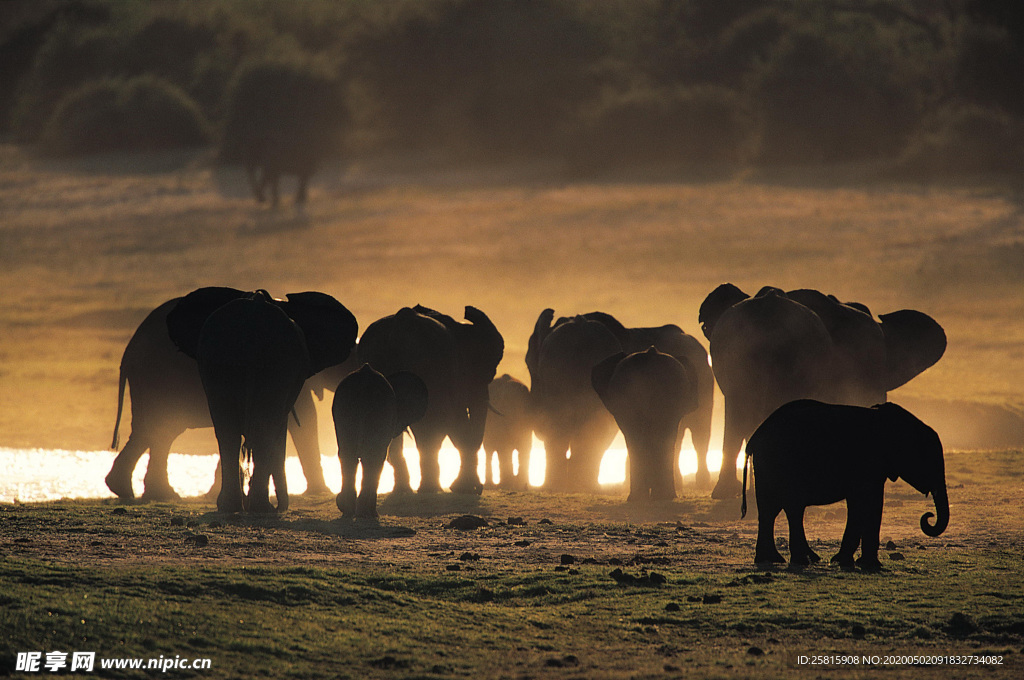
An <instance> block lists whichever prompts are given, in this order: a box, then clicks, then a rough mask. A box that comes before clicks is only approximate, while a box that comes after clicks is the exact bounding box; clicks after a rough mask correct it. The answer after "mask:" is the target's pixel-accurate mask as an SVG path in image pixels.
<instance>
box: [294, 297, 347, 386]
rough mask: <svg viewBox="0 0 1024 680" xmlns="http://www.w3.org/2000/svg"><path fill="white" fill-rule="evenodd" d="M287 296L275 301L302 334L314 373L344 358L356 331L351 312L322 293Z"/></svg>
mask: <svg viewBox="0 0 1024 680" xmlns="http://www.w3.org/2000/svg"><path fill="white" fill-rule="evenodd" d="M287 298H288V299H287V300H286V301H284V302H280V303H278V304H279V306H280V307H281V309H283V310H284V312H285V313H286V314H287V315H288V316H289V317H290V318H291V320H292V321H294V322H295V324H296V325H297V326H298V327H299V328H301V329H302V333H303V335H305V337H306V347H307V348H308V349H309V360H310V364H311V369H310V370H312V371H313V373H314V374H316V373H319V372H320V371H322V370H324V369H325V368H328V367H329V366H336V365H338V364H340V363H342V362H343V361H345V360H346V359H348V356H349V354H351V353H352V348H353V347H355V345H356V336H357V335H358V333H359V323H358V322H357V321H356V317H355V316H354V315H353V314H352V312H350V311H348V309H347V308H346V307H345V305H343V304H341V303H340V302H338V301H337V300H336V299H334V298H333V297H332V296H330V295H328V294H326V293H319V292H316V291H308V292H305V293H289V294H288V295H287Z"/></svg>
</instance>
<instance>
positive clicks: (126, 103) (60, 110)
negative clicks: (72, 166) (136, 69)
mask: <svg viewBox="0 0 1024 680" xmlns="http://www.w3.org/2000/svg"><path fill="white" fill-rule="evenodd" d="M209 138H210V134H209V125H208V124H207V122H206V120H205V119H204V118H203V115H202V113H201V112H200V111H199V107H198V106H197V105H196V104H195V102H193V101H192V100H191V99H189V97H188V95H186V94H185V93H184V92H182V91H181V90H180V89H178V88H177V87H175V86H174V85H171V84H170V83H167V82H166V81H163V80H160V79H158V78H153V77H149V76H142V77H139V78H132V79H130V80H113V79H110V80H100V81H92V82H89V83H86V84H85V85H83V86H82V87H80V88H78V89H76V90H74V91H73V92H72V93H71V94H69V95H67V96H66V97H64V99H63V100H61V102H60V104H59V105H58V106H57V109H56V110H55V111H54V113H53V116H52V117H51V118H50V120H49V121H48V122H47V124H46V128H45V130H44V132H43V136H42V143H43V148H44V149H45V150H46V151H48V152H49V153H52V154H54V155H81V154H89V153H96V152H101V151H117V150H131V151H148V150H157V149H168V148H176V147H186V146H195V145H198V144H203V143H206V142H207V141H209Z"/></svg>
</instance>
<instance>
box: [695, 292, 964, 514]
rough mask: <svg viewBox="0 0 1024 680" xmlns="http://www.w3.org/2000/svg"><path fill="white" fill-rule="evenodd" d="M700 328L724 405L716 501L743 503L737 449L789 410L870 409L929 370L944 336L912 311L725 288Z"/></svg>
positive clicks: (706, 307)
mask: <svg viewBox="0 0 1024 680" xmlns="http://www.w3.org/2000/svg"><path fill="white" fill-rule="evenodd" d="M699 321H700V323H701V327H702V329H703V331H704V335H705V337H707V338H708V340H709V341H710V352H711V359H712V364H713V366H714V374H715V378H716V379H717V381H718V384H719V387H721V390H722V394H723V396H724V397H725V437H724V440H723V443H722V453H723V459H722V469H721V472H720V474H719V478H718V483H717V484H716V486H715V489H714V491H713V492H712V496H713V497H714V498H720V499H721V498H733V497H736V496H737V495H739V491H740V482H739V479H738V474H737V467H736V459H737V456H738V455H739V452H740V450H741V447H742V445H743V441H744V440H746V439H748V438H749V437H750V435H751V434H752V433H753V432H754V430H755V429H756V428H757V426H758V425H760V424H761V423H762V422H763V421H764V419H765V418H767V417H768V415H769V414H771V413H772V412H773V411H774V410H775V409H777V408H778V407H780V406H782V405H783V404H786V403H788V402H790V401H796V400H799V399H816V400H819V401H823V402H828V403H847V404H852V405H856V406H871V405H872V404H875V403H879V402H884V401H885V400H886V394H887V392H889V391H890V390H893V389H896V388H897V387H899V386H901V385H903V384H905V383H906V382H907V381H909V380H911V379H912V378H913V377H915V376H917V375H918V374H920V373H921V372H922V371H924V370H925V369H927V368H929V367H930V366H932V365H934V364H935V363H936V362H937V361H938V360H939V359H940V358H941V357H942V355H943V353H944V352H945V349H946V334H945V332H944V331H943V330H942V327H941V326H940V325H939V324H938V323H937V322H936V321H935V320H934V319H932V318H931V317H930V316H928V315H927V314H924V313H922V312H918V311H915V310H900V311H896V312H892V313H890V314H882V315H881V316H880V317H879V318H878V320H877V321H876V320H875V319H874V317H873V316H872V315H871V312H870V310H869V309H868V308H867V307H865V306H864V305H859V304H856V303H851V304H843V303H841V302H839V301H838V300H836V299H835V298H834V297H831V296H826V295H823V294H821V293H819V292H817V291H810V290H797V291H792V292H789V293H786V292H783V291H781V290H779V289H777V288H764V289H762V290H761V291H760V292H759V293H758V294H757V295H756V296H754V297H750V296H748V295H747V294H746V293H744V292H743V291H741V290H740V289H739V288H737V287H736V286H734V285H732V284H729V283H726V284H722V285H721V286H719V287H718V288H716V289H715V290H714V291H712V292H711V293H710V294H709V295H708V297H707V298H706V299H705V300H704V302H703V303H702V304H701V307H700V314H699Z"/></svg>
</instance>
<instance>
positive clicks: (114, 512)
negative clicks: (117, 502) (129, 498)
mask: <svg viewBox="0 0 1024 680" xmlns="http://www.w3.org/2000/svg"><path fill="white" fill-rule="evenodd" d="M110 514H112V515H127V514H128V508H114V509H113V510H111V511H110Z"/></svg>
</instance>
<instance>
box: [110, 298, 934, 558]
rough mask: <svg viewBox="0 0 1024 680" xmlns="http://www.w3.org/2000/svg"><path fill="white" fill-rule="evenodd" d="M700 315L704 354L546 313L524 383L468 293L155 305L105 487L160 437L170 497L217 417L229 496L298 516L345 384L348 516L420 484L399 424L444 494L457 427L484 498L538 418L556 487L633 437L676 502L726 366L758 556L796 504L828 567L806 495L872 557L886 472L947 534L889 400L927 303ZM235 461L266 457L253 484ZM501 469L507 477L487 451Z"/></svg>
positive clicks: (732, 477) (800, 544) (611, 324)
mask: <svg viewBox="0 0 1024 680" xmlns="http://www.w3.org/2000/svg"><path fill="white" fill-rule="evenodd" d="M698 320H699V322H700V325H701V328H702V330H703V332H704V335H705V337H706V339H707V340H708V343H709V350H705V349H704V346H703V345H702V343H701V342H700V341H698V340H697V339H696V338H694V337H692V336H689V335H687V334H686V333H684V332H683V331H682V330H681V329H680V328H679V327H678V326H675V325H664V326H660V327H642V328H630V327H626V326H624V325H623V324H622V323H620V322H619V321H618V320H617V319H615V318H614V317H613V316H611V315H609V314H606V313H603V312H592V313H589V314H582V315H577V316H573V317H562V318H558V319H555V313H554V311H553V310H551V309H546V310H544V311H542V312H541V313H540V315H539V316H538V318H537V321H536V323H535V325H534V329H533V332H532V334H531V336H530V338H529V343H528V349H527V353H526V357H525V358H526V366H527V369H528V371H529V375H530V381H531V385H530V387H527V386H526V385H524V384H523V383H521V382H519V381H518V380H515V379H514V378H512V377H510V376H507V375H503V376H501V377H499V378H497V379H496V378H495V375H496V373H497V368H498V365H499V363H500V362H501V360H502V358H503V356H504V340H503V338H502V335H501V333H500V332H499V331H498V329H497V328H496V327H495V325H494V323H492V321H491V320H490V319H489V318H488V316H487V315H486V314H485V313H484V312H482V311H481V310H479V309H476V308H475V307H470V306H467V307H466V308H465V312H464V321H458V320H456V319H454V318H452V317H450V316H447V315H445V314H442V313H440V312H438V311H435V310H432V309H428V308H426V307H422V306H417V307H407V308H403V309H401V310H399V311H398V312H396V313H395V314H393V315H391V316H387V317H384V318H382V319H379V320H377V321H375V322H373V323H372V324H370V325H369V326H368V327H367V328H366V329H365V330H364V331H363V333H362V336H361V337H358V336H359V333H358V331H359V327H358V323H357V321H356V319H355V317H354V316H353V315H352V314H351V312H349V311H348V309H346V308H345V307H344V305H342V304H341V303H340V302H338V301H337V300H336V299H334V298H333V297H331V296H329V295H327V294H324V293H317V292H305V293H298V294H289V295H288V296H286V298H285V299H284V300H276V299H274V298H272V297H271V296H270V295H269V294H268V293H267V292H266V291H262V290H259V291H255V292H244V291H239V290H235V289H232V288H217V287H210V288H200V289H198V290H195V291H193V292H192V293H189V294H188V295H185V296H184V297H181V298H175V299H173V300H170V301H168V302H166V303H164V304H163V305H160V306H159V307H157V308H156V309H155V310H153V312H151V313H150V315H149V316H148V317H147V318H146V319H145V320H144V321H143V322H142V324H141V325H140V326H139V328H138V329H137V330H136V332H135V334H134V335H133V337H132V338H131V340H130V341H129V343H128V345H127V347H126V349H125V352H124V355H123V357H122V360H121V370H120V383H119V397H118V412H117V422H116V424H115V430H114V442H113V447H114V448H116V447H117V445H118V435H117V432H118V426H119V424H120V420H121V415H122V409H123V402H124V392H125V387H126V385H127V386H129V387H130V391H131V399H132V431H131V435H130V437H129V439H128V441H127V443H126V444H125V446H124V448H123V449H121V451H120V452H119V454H118V455H117V457H116V459H115V460H114V463H113V465H112V467H111V470H110V472H109V474H108V475H107V477H106V483H107V486H108V487H109V488H110V489H111V491H113V492H114V493H115V494H117V495H118V496H119V497H121V498H133V497H134V490H133V488H132V481H131V478H132V473H133V471H134V468H135V466H136V465H137V463H138V461H139V459H140V458H141V456H142V454H143V453H145V451H146V450H149V452H150V459H149V464H148V468H147V471H146V474H145V478H144V486H145V490H144V494H143V498H144V499H151V500H166V499H173V498H176V497H177V496H176V494H175V492H174V490H173V489H172V488H171V486H170V483H169V481H168V477H167V456H168V452H169V450H170V446H171V444H172V442H173V441H174V439H175V438H176V437H177V436H178V435H180V434H181V433H182V432H184V431H185V430H186V429H189V428H198V427H209V426H210V425H211V424H212V426H213V427H214V432H215V435H216V438H217V443H218V448H219V452H220V466H219V470H218V472H219V473H220V474H219V476H220V478H221V488H220V491H219V494H218V496H217V508H218V510H219V511H222V512H238V511H249V512H258V513H264V512H278V511H283V510H285V509H286V508H287V507H288V490H287V489H288V487H287V480H286V479H285V473H284V460H285V445H286V439H287V436H288V433H289V432H290V433H291V435H292V437H293V440H294V441H295V444H296V447H295V448H296V450H297V452H298V454H299V459H300V462H301V463H302V469H303V473H304V475H305V476H306V481H307V491H308V492H311V493H323V492H326V491H327V487H326V485H325V484H324V480H323V471H322V469H321V465H320V449H319V444H318V441H317V412H316V407H315V403H314V395H319V396H320V397H321V398H322V396H323V393H324V390H330V391H333V392H334V401H333V406H332V409H331V413H332V416H333V419H334V424H335V431H336V435H337V442H338V456H339V460H340V464H341V470H342V489H341V492H340V493H339V494H338V495H337V505H338V508H339V510H340V511H341V512H342V514H343V515H354V516H356V517H375V516H376V514H377V508H376V506H377V497H376V493H377V485H378V483H379V479H380V475H381V471H382V469H383V465H384V462H385V460H388V461H390V462H391V464H392V465H393V467H394V470H395V491H396V492H399V493H401V492H409V491H412V489H411V484H410V477H409V471H408V468H407V467H406V464H405V459H404V456H403V455H402V435H403V432H404V431H405V430H406V429H409V430H411V432H412V435H413V438H414V440H415V444H416V448H417V449H418V453H419V457H420V471H421V481H420V486H419V491H420V492H421V493H422V492H439V491H441V482H440V467H439V461H438V452H439V450H440V447H441V444H442V442H443V441H444V440H445V439H446V438H447V439H449V440H450V441H451V443H452V444H453V445H454V446H455V448H456V449H457V450H458V452H459V457H460V469H459V473H458V476H457V477H456V479H455V482H454V483H453V484H452V486H451V490H452V491H453V492H457V493H477V494H478V493H481V492H482V490H483V482H482V480H481V479H480V478H479V476H478V474H477V472H476V468H477V457H478V453H479V451H480V449H481V447H482V448H483V450H484V453H485V454H487V458H488V461H490V457H491V454H492V453H496V454H497V457H498V461H499V472H500V480H501V484H502V486H506V487H510V488H518V489H526V488H527V487H528V479H527V474H528V469H529V456H530V450H531V448H532V438H533V434H534V433H536V436H537V437H538V438H539V439H540V440H541V441H542V442H543V444H544V452H545V455H546V476H545V481H544V488H545V489H548V490H552V491H593V490H596V489H597V487H598V471H599V467H600V463H601V459H602V457H603V455H604V453H605V451H606V450H607V448H608V446H609V445H610V444H611V441H612V439H613V438H614V437H615V435H616V433H617V432H618V431H621V432H622V433H623V436H624V438H625V441H626V447H627V452H628V458H629V464H628V473H629V480H630V481H629V485H630V492H629V500H630V501H642V500H665V499H671V498H674V497H675V495H676V488H677V487H678V486H679V484H681V479H680V474H679V465H678V458H679V451H680V445H681V441H682V437H683V434H684V433H685V431H686V430H689V431H690V433H691V438H692V441H693V445H694V448H695V450H696V451H697V461H698V469H697V475H696V482H697V484H698V486H700V487H710V486H711V476H710V472H709V470H708V467H707V452H708V446H709V442H710V438H711V409H712V401H713V398H712V397H713V391H714V385H715V383H716V381H717V383H718V385H719V387H720V388H721V391H722V394H723V396H724V403H725V431H724V439H723V447H722V449H723V454H724V457H723V464H722V469H721V472H720V474H719V477H718V481H717V484H716V485H715V487H714V490H713V491H712V496H713V497H714V498H720V499H725V498H735V497H737V496H739V495H740V494H741V492H742V495H743V510H744V512H745V511H746V485H747V467H746V466H745V467H744V470H743V483H742V485H741V483H740V481H739V478H738V470H737V467H736V460H737V457H738V454H739V453H740V450H741V447H742V445H743V442H744V441H746V442H747V444H748V445H747V449H746V450H747V460H748V462H749V461H750V460H751V459H752V461H753V469H754V475H755V478H756V479H757V482H758V483H757V487H756V489H755V495H756V499H757V504H758V509H759V523H760V526H759V532H758V541H757V549H756V553H757V554H756V557H757V560H758V561H759V562H772V561H781V560H782V557H781V556H780V555H779V553H778V551H777V550H776V549H775V546H774V537H773V531H774V520H775V517H776V516H777V515H778V513H779V512H780V511H783V510H785V512H786V515H787V518H788V520H789V525H790V537H791V539H790V549H791V560H792V561H793V562H794V563H807V562H810V561H816V560H817V555H815V554H814V553H813V551H811V550H810V548H809V547H808V546H807V542H806V538H805V537H804V534H803V527H802V517H803V512H804V508H805V507H806V506H807V505H820V504H827V503H833V502H836V501H839V500H842V499H846V500H847V503H848V508H849V520H848V524H847V529H846V533H845V534H844V536H843V542H842V549H841V550H840V553H839V555H837V556H836V558H835V559H836V561H839V562H840V563H841V564H843V565H844V566H847V565H850V564H852V563H853V562H852V555H853V553H854V551H855V550H856V548H857V547H858V545H860V546H861V548H862V557H861V559H860V560H859V561H858V564H860V566H862V567H863V568H865V569H870V568H876V567H877V557H876V553H877V549H878V526H879V521H880V517H881V498H882V496H881V494H882V489H883V487H884V481H885V479H886V478H887V477H888V478H889V479H893V480H895V479H896V478H898V477H902V478H903V479H905V480H906V481H907V482H908V483H910V484H911V485H913V486H914V487H915V488H917V489H918V490H919V491H922V492H923V493H926V494H927V493H932V494H933V495H934V497H935V504H936V508H937V511H938V513H939V517H938V519H937V520H936V524H935V525H930V524H928V523H927V521H926V518H927V517H931V516H932V515H931V513H928V515H926V518H922V521H921V526H922V530H923V531H925V533H927V534H929V535H938V534H939V533H941V532H942V531H943V530H944V529H945V526H946V524H947V523H948V519H949V508H948V500H947V499H946V495H945V481H944V473H943V467H942V446H941V443H940V442H939V441H938V437H937V435H935V433H934V431H932V430H931V429H930V428H928V427H927V426H926V425H924V424H923V423H921V422H920V421H919V420H917V419H916V418H914V416H912V415H911V414H910V413H908V412H907V411H905V410H903V409H901V408H900V407H898V406H896V405H894V404H887V403H885V402H886V396H887V393H888V392H889V391H890V390H893V389H895V388H897V387H899V386H900V385H903V384H905V383H906V382H907V381H909V380H910V379H912V378H913V377H914V376H916V375H918V374H919V373H921V372H922V371H924V370H925V369H927V368H928V367H930V366H932V365H933V364H935V363H936V362H937V361H938V360H939V359H940V358H941V356H942V354H943V353H944V351H945V347H946V337H945V333H944V332H943V330H942V328H941V326H939V324H938V323H936V322H935V321H934V320H933V319H932V318H931V317H929V316H927V315H925V314H923V313H921V312H917V311H914V310H900V311H896V312H892V313H889V314H882V315H880V316H879V317H878V318H877V319H876V318H875V317H874V316H873V315H872V313H871V311H870V310H869V309H868V308H867V307H865V306H864V305H861V304H858V303H842V302H840V301H838V300H837V299H836V298H835V297H833V296H829V295H825V294H822V293H820V292H818V291H814V290H794V291H789V292H784V291H782V290H779V289H776V288H764V289H762V290H761V291H760V292H758V293H757V294H756V295H754V296H753V297H751V296H749V295H747V294H746V293H744V292H742V291H741V290H740V289H739V288H737V287H736V286H734V285H732V284H723V285H721V286H719V287H718V288H716V289H715V290H714V291H712V292H711V293H710V294H709V295H708V296H707V298H706V299H705V301H704V302H703V304H702V305H701V306H700V310H699V318H698ZM357 337H358V342H357ZM709 354H710V357H709ZM712 367H713V369H712ZM489 411H490V412H491V414H490V417H488V412H489ZM513 451H517V452H518V454H519V465H518V472H517V471H516V468H515V466H514V464H513ZM240 457H241V458H243V459H249V460H251V461H252V476H251V479H250V480H249V487H248V492H247V493H243V488H242V486H243V485H242V475H241V473H242V470H241V467H240ZM360 464H361V465H362V472H363V478H362V486H361V488H360V489H356V483H355V480H356V470H357V468H358V466H359V465H360ZM487 469H488V473H487V475H486V476H487V480H486V481H488V482H489V483H493V482H494V477H493V473H492V472H491V466H490V464H488V465H487ZM271 479H273V481H274V487H275V491H276V496H277V505H276V507H275V506H274V505H272V504H271V503H270V491H269V482H270V480H271Z"/></svg>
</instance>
